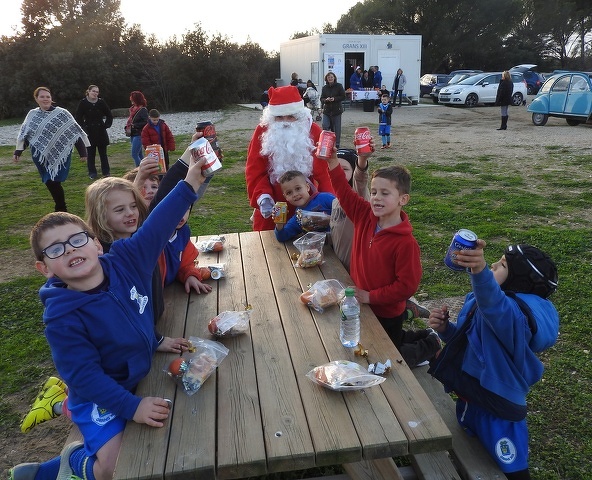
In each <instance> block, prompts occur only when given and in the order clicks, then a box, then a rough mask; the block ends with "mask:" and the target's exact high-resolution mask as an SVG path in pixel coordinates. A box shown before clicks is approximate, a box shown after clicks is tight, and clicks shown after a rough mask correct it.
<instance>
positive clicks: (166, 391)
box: [114, 285, 187, 479]
mask: <svg viewBox="0 0 592 480" xmlns="http://www.w3.org/2000/svg"><path fill="white" fill-rule="evenodd" d="M164 299H165V312H164V314H163V316H162V317H161V319H160V321H159V322H158V324H157V328H158V330H159V332H160V333H162V334H163V335H166V336H169V337H181V336H183V332H184V327H185V326H184V319H185V312H186V310H187V295H186V294H185V292H184V291H183V289H182V287H181V286H180V285H172V286H171V288H168V289H165V295H164ZM174 357H175V355H173V354H165V353H158V352H157V353H156V354H155V356H154V360H153V362H152V368H151V369H150V373H149V374H148V375H147V376H146V378H144V379H143V380H142V381H141V382H140V384H139V385H138V388H137V391H136V393H137V394H138V395H139V396H142V397H145V396H162V397H164V398H170V399H174V398H175V384H174V382H173V381H171V380H170V379H168V378H166V375H165V373H164V372H163V370H164V369H166V368H167V366H168V364H169V363H170V362H171V360H172V359H173V358H174ZM171 428H172V425H171V422H169V421H165V424H164V427H162V428H153V427H149V426H147V425H140V424H138V423H135V422H133V421H130V422H128V423H127V425H126V427H125V431H124V433H123V443H122V447H121V451H120V454H119V459H118V462H117V466H116V468H115V474H114V478H115V479H120V478H138V479H145V478H161V477H162V472H163V471H164V465H165V460H166V455H167V450H168V443H169V435H170V431H171ZM138 445H141V446H142V448H140V449H139V448H138Z"/></svg>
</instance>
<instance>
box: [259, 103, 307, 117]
mask: <svg viewBox="0 0 592 480" xmlns="http://www.w3.org/2000/svg"><path fill="white" fill-rule="evenodd" d="M267 108H268V109H269V113H271V114H272V115H273V116H274V117H284V116H287V115H296V114H297V113H298V112H300V110H302V109H303V108H304V102H303V101H302V100H300V101H298V102H293V103H282V104H281V105H272V104H271V103H270V104H269V105H267Z"/></svg>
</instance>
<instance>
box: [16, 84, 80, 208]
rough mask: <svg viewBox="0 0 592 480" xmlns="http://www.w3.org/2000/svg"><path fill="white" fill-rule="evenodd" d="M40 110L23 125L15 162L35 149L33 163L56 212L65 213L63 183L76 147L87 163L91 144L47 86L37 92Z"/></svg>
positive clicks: (32, 111) (30, 115)
mask: <svg viewBox="0 0 592 480" xmlns="http://www.w3.org/2000/svg"><path fill="white" fill-rule="evenodd" d="M33 95H34V97H35V101H36V102H37V105H39V107H38V108H34V109H33V110H30V111H29V113H28V114H27V117H26V118H25V121H24V122H23V124H22V125H21V129H20V131H19V134H18V137H17V142H16V149H15V151H14V157H13V160H14V161H15V162H18V161H19V159H20V157H21V155H22V153H23V151H24V150H25V149H26V148H27V147H28V146H29V147H31V156H32V157H33V162H34V163H35V166H36V167H37V170H38V171H39V175H40V176H41V181H42V182H43V183H44V184H45V186H46V187H47V189H48V190H49V193H51V196H52V198H53V201H54V202H55V211H56V212H60V211H61V212H65V211H67V208H66V196H65V194H64V188H63V187H62V182H63V181H65V180H66V178H68V173H69V172H70V162H71V161H72V148H73V147H74V146H76V150H78V153H79V154H80V159H81V160H83V161H86V147H87V146H89V145H90V143H89V141H88V137H87V136H86V133H84V130H82V128H81V127H80V125H78V124H77V123H76V120H74V117H73V116H72V114H71V113H70V112H68V110H66V109H64V108H61V107H56V106H54V105H53V101H52V98H51V92H50V90H49V89H48V88H47V87H38V88H36V89H35V91H34V92H33Z"/></svg>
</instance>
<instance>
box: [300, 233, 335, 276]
mask: <svg viewBox="0 0 592 480" xmlns="http://www.w3.org/2000/svg"><path fill="white" fill-rule="evenodd" d="M326 236H327V235H326V234H325V233H321V232H308V233H305V234H304V235H303V236H302V237H300V238H298V239H297V240H294V246H295V247H296V248H297V249H298V251H299V252H300V255H299V256H298V258H297V259H296V263H294V266H295V267H300V268H310V267H314V266H316V265H320V264H321V263H323V245H325V238H326Z"/></svg>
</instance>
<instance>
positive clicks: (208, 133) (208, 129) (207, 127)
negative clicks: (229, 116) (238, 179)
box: [195, 121, 222, 159]
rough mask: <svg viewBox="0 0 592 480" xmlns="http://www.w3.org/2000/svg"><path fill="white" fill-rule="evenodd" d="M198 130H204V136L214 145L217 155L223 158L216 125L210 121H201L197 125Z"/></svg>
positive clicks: (196, 129)
mask: <svg viewBox="0 0 592 480" xmlns="http://www.w3.org/2000/svg"><path fill="white" fill-rule="evenodd" d="M195 131H196V132H202V133H203V136H204V138H206V139H207V140H208V142H210V144H211V145H212V149H213V150H214V152H216V155H217V156H218V158H219V159H222V150H221V149H220V145H219V144H218V136H217V135H216V127H214V124H213V123H212V122H210V121H207V122H199V123H198V124H197V125H196V126H195Z"/></svg>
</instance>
